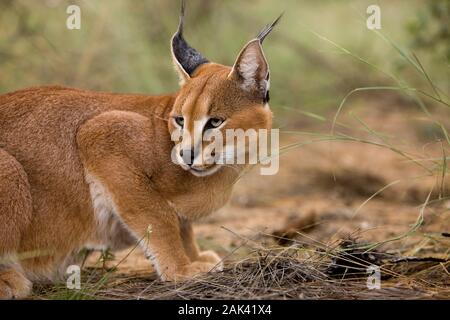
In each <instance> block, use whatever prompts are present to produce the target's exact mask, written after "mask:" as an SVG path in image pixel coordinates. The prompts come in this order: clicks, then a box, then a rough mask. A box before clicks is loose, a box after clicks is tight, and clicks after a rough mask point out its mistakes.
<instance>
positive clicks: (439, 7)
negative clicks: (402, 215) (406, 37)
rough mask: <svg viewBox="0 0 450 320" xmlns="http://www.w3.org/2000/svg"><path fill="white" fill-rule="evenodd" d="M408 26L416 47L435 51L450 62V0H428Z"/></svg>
mask: <svg viewBox="0 0 450 320" xmlns="http://www.w3.org/2000/svg"><path fill="white" fill-rule="evenodd" d="M424 6H425V10H418V12H417V15H416V17H415V19H414V20H413V21H411V22H410V23H409V24H408V25H407V27H408V30H409V31H410V33H411V34H412V36H413V42H412V43H413V46H414V47H415V48H418V49H421V50H425V51H431V52H434V54H435V55H437V56H438V58H439V57H440V56H443V57H445V59H446V60H447V63H450V0H440V1H428V2H427V4H426V5H424Z"/></svg>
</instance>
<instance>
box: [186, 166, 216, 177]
mask: <svg viewBox="0 0 450 320" xmlns="http://www.w3.org/2000/svg"><path fill="white" fill-rule="evenodd" d="M221 167H222V166H220V165H217V164H216V165H215V166H214V167H212V168H208V169H206V170H202V171H198V170H194V169H190V170H189V172H190V173H192V174H193V175H194V176H196V177H206V176H210V175H212V174H214V173H216V172H217V171H218V170H219V169H220V168H221Z"/></svg>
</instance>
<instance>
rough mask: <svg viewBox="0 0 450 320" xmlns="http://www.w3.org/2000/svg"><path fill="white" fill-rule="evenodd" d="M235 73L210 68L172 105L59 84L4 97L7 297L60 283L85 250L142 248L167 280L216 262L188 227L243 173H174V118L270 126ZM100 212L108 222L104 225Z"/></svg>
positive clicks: (2, 234) (0, 290)
mask: <svg viewBox="0 0 450 320" xmlns="http://www.w3.org/2000/svg"><path fill="white" fill-rule="evenodd" d="M231 70H232V69H231V68H229V67H226V66H222V65H219V64H214V63H207V64H204V65H202V66H200V67H199V68H198V69H197V70H196V71H195V74H194V75H193V76H192V78H190V79H186V80H187V81H186V82H185V83H184V85H183V86H182V88H181V89H180V91H179V92H177V93H174V94H171V95H166V96H146V95H131V94H113V93H97V92H90V91H85V90H77V89H70V88H63V87H57V86H47V87H37V88H30V89H24V90H20V91H16V92H12V93H8V94H4V95H0V179H1V180H0V297H3V298H13V297H23V296H26V295H27V294H28V293H29V291H30V288H31V286H30V282H29V280H38V279H42V278H51V279H52V278H54V276H55V274H57V271H58V270H59V269H61V268H62V271H64V269H63V267H64V266H65V265H66V264H67V263H68V262H69V261H70V259H71V257H72V256H73V254H74V253H77V252H79V251H80V250H81V249H82V248H84V247H86V246H90V247H102V248H106V247H109V248H111V249H118V248H122V247H127V246H130V245H133V244H135V243H136V242H137V241H139V240H142V241H141V247H142V248H143V250H144V252H146V254H148V255H149V256H150V258H151V260H152V261H153V262H154V263H155V265H156V267H157V270H158V273H159V274H160V276H161V277H162V278H163V279H166V280H178V279H186V278H190V277H192V276H194V275H195V274H197V273H200V272H206V271H209V270H211V269H212V268H213V267H214V266H215V265H216V264H218V263H219V262H220V258H219V257H218V256H217V255H216V254H215V253H213V252H199V249H198V247H197V245H196V243H195V238H194V235H193V233H192V226H191V222H192V221H193V220H195V219H197V218H200V217H203V216H205V215H208V214H210V213H211V212H213V211H215V210H217V209H219V208H220V207H222V206H223V205H224V204H225V202H226V201H227V200H228V198H229V195H230V193H231V189H232V186H233V184H234V182H235V180H236V178H237V177H238V175H239V173H240V170H241V169H242V167H232V168H230V167H225V166H224V167H222V168H221V169H220V170H219V171H218V172H216V173H215V174H212V175H209V176H205V177H196V176H194V175H193V174H191V173H190V172H188V171H185V170H183V169H182V168H181V167H180V166H179V165H177V164H174V163H173V162H172V161H171V158H170V153H171V150H172V148H173V146H174V142H172V141H171V140H170V132H171V131H173V130H174V128H173V122H172V121H171V120H172V118H171V116H173V115H174V114H183V115H185V116H186V117H189V118H190V121H194V120H195V119H197V118H199V117H202V116H205V115H206V114H208V115H212V116H219V117H223V118H226V119H227V123H226V126H225V127H224V128H223V130H224V129H226V128H243V129H247V128H255V129H258V128H270V127H271V112H270V111H269V110H268V108H267V107H266V106H263V105H262V102H261V101H260V99H259V98H257V97H255V95H254V94H253V93H252V92H248V91H245V90H242V89H241V88H240V86H239V82H238V81H237V80H236V79H234V77H230V72H231ZM187 126H191V124H190V123H189V124H187ZM93 192H98V198H96V197H94V196H93ZM96 199H97V200H98V201H99V202H98V203H97V202H96V201H97V200H96ZM94 208H95V209H94ZM100 209H102V210H105V211H104V212H106V213H111V215H110V216H109V215H107V217H108V218H105V219H103V220H101V219H100V220H101V221H100V220H99V218H98V214H97V213H96V211H95V210H100ZM99 221H100V222H99ZM102 221H103V222H102ZM102 223H105V225H107V227H108V228H107V229H105V230H106V231H105V230H103V229H102V227H101V226H102ZM149 227H150V228H151V231H150V232H148V231H149Z"/></svg>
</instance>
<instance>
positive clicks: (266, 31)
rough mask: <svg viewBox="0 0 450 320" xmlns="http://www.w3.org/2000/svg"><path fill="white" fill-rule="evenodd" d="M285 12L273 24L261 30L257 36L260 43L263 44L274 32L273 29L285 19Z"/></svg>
mask: <svg viewBox="0 0 450 320" xmlns="http://www.w3.org/2000/svg"><path fill="white" fill-rule="evenodd" d="M283 15H284V12H282V13H281V14H280V15H279V16H278V18H276V19H275V20H274V21H273V22H272V23H271V24H269V25H267V26H265V27H264V29H262V30H261V32H260V33H259V34H258V35H257V36H256V38H257V39H259V42H260V43H263V41H264V39H265V38H266V37H267V35H268V34H269V33H271V32H272V30H273V28H275V26H276V25H277V24H278V22H280V19H281V18H282V17H283Z"/></svg>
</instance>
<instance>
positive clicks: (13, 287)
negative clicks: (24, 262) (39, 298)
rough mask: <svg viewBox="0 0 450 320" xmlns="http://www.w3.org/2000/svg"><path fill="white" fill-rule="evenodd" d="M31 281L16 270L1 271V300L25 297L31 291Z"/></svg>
mask: <svg viewBox="0 0 450 320" xmlns="http://www.w3.org/2000/svg"><path fill="white" fill-rule="evenodd" d="M31 287H32V284H31V282H30V281H29V280H28V279H26V278H25V277H24V276H23V275H22V274H21V273H18V272H16V271H15V270H7V271H6V272H3V273H0V300H5V299H6V300H10V299H23V298H25V297H27V296H28V295H29V294H30V293H31Z"/></svg>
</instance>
